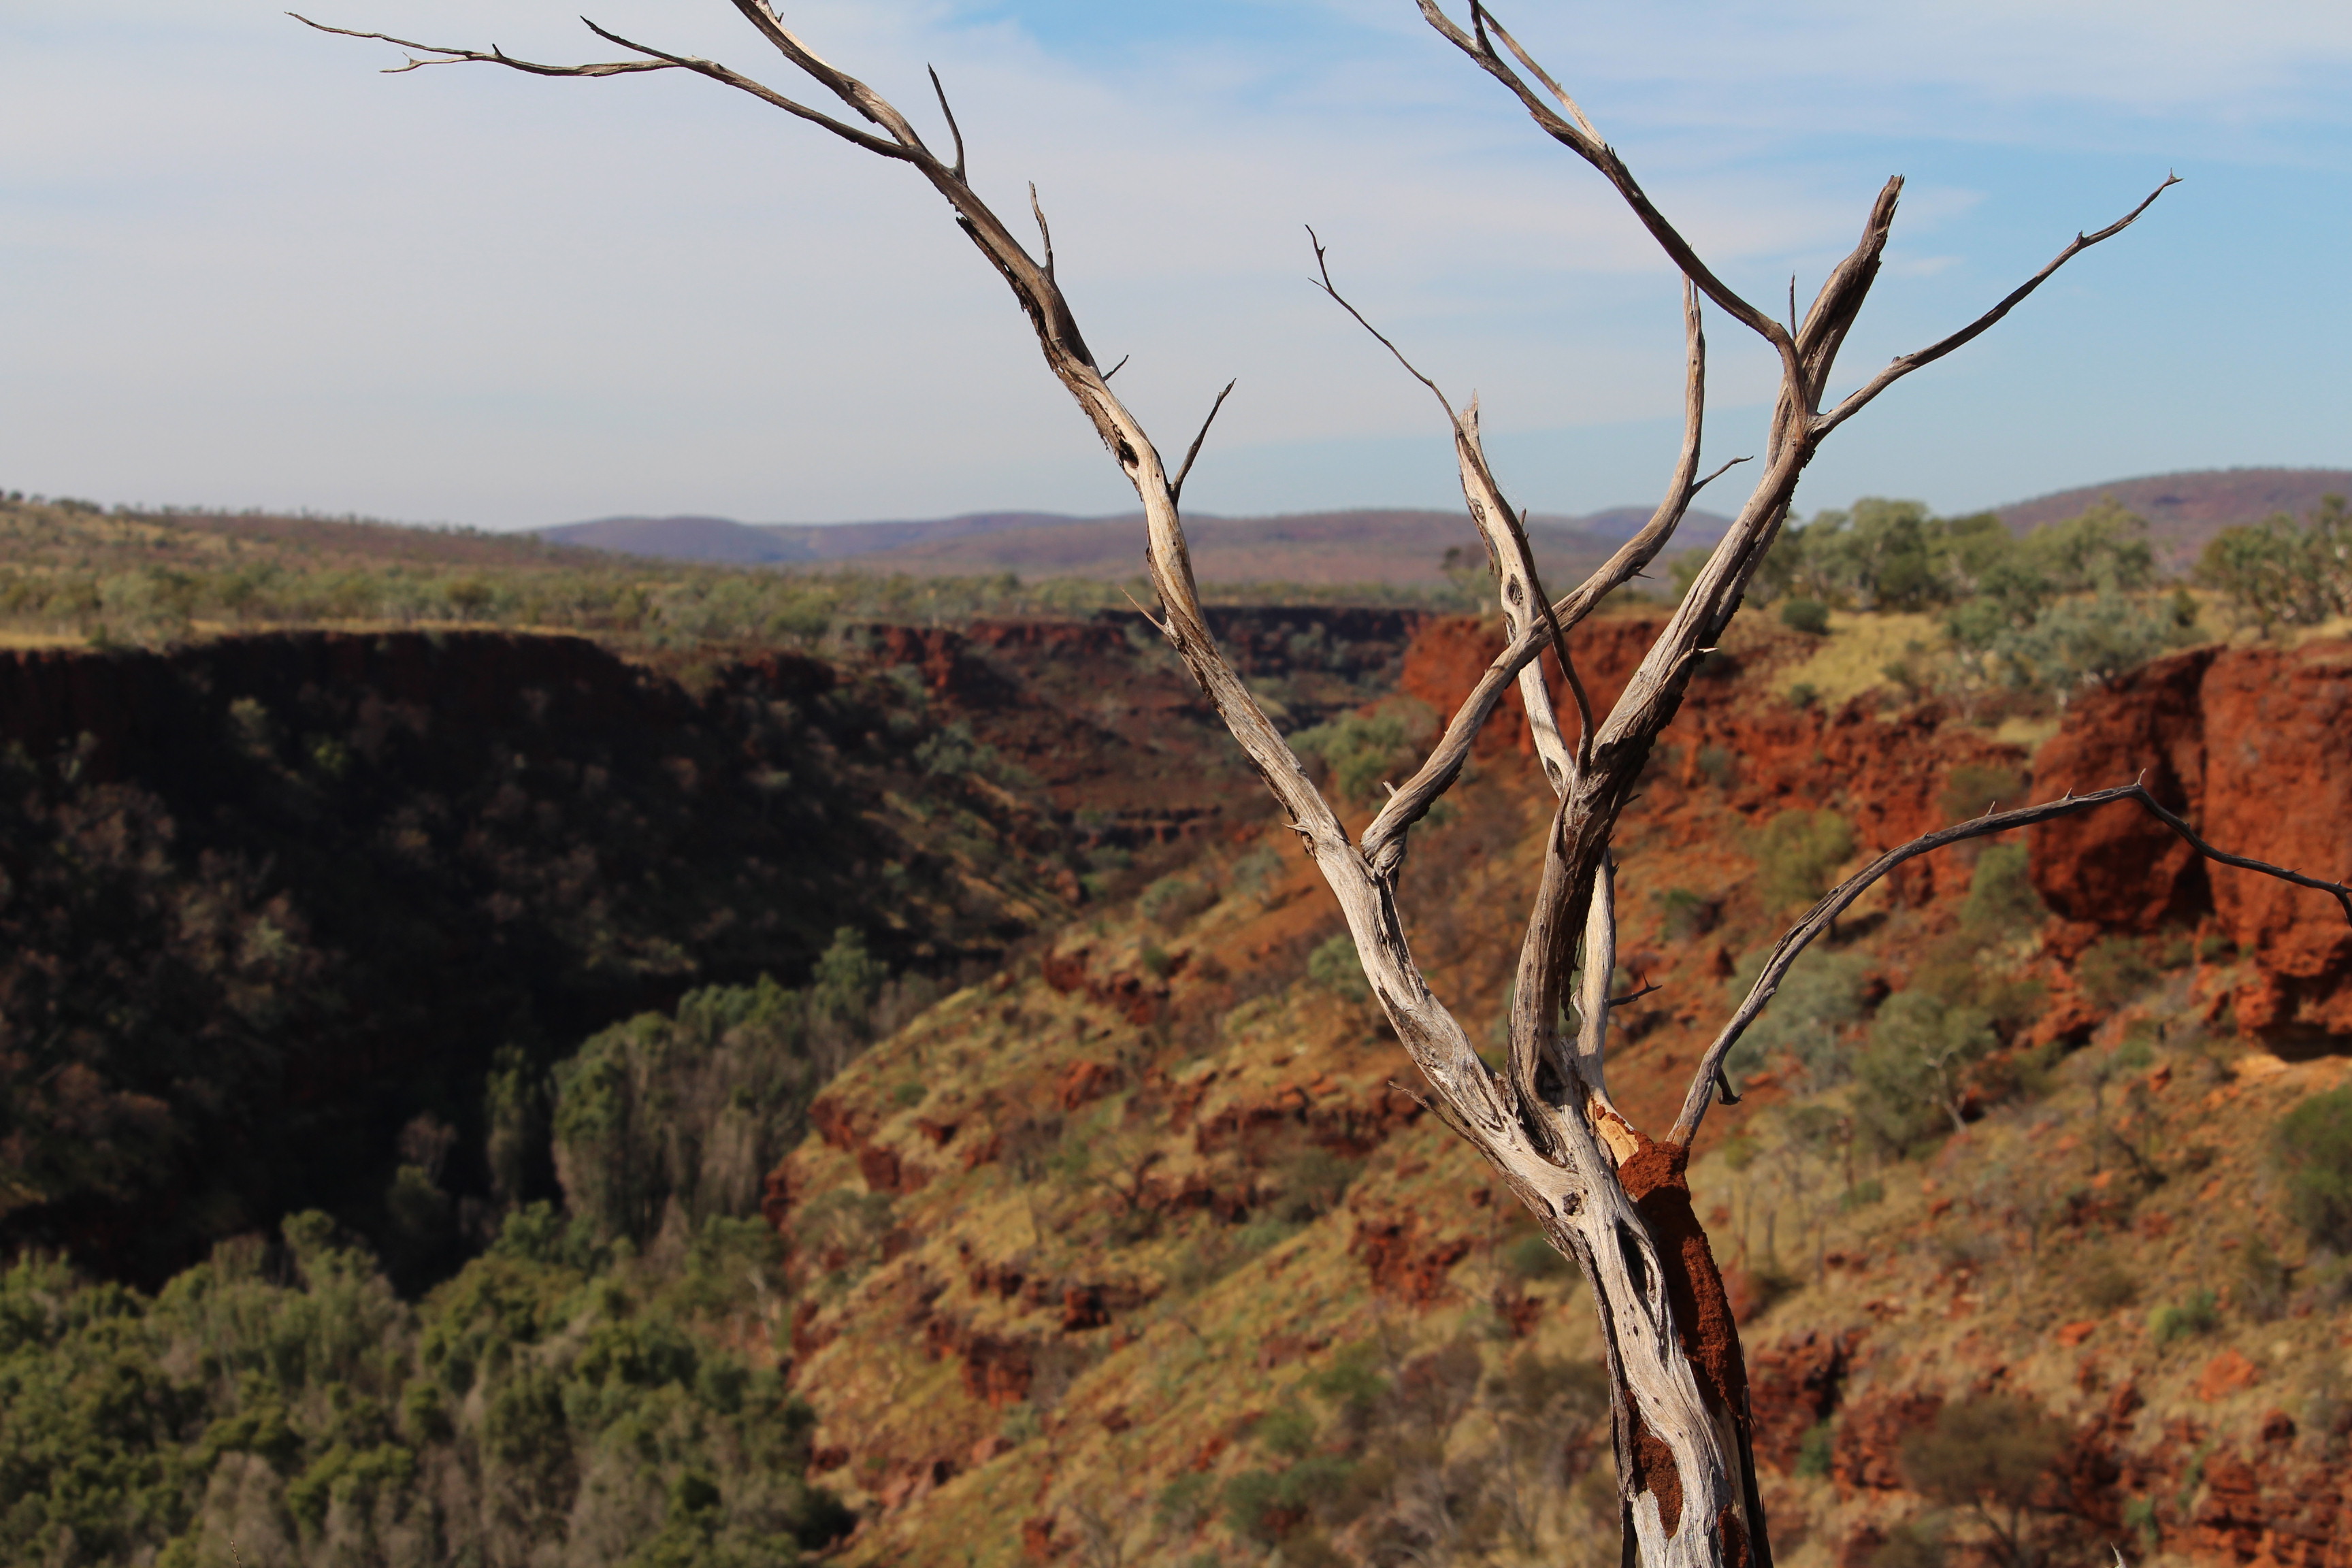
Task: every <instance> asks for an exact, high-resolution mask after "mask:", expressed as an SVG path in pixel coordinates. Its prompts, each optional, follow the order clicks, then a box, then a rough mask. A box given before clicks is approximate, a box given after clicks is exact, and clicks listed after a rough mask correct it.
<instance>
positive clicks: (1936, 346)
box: [1812, 174, 2180, 436]
mask: <svg viewBox="0 0 2352 1568" xmlns="http://www.w3.org/2000/svg"><path fill="white" fill-rule="evenodd" d="M2179 183H2180V176H2179V175H2178V174H2166V175H2165V176H2164V184H2160V185H2158V186H2157V187H2156V189H2154V190H2152V191H2150V192H2149V193H2148V194H2147V199H2146V200H2144V201H2142V202H2141V203H2140V204H2139V205H2137V206H2136V207H2134V208H2132V210H2131V211H2129V212H2127V213H2126V214H2125V215H2124V216H2121V217H2119V218H2117V219H2116V221H2115V222H2113V223H2111V224H2109V225H2107V226H2106V227H2105V228H2103V229H2101V230H2099V231H2098V232H2097V233H2096V234H2077V235H2075V237H2074V238H2073V239H2072V240H2069V241H2068V242H2067V245H2066V248H2065V249H2063V250H2062V251H2060V252H2059V253H2058V254H2057V255H2056V256H2054V257H2053V258H2051V260H2050V264H2049V265H2048V266H2046V267H2044V268H2042V270H2041V271H2039V272H2037V273H2035V274H2034V275H2033V276H2032V277H2031V278H2029V279H2026V280H2025V281H2024V282H2022V283H2021V284H2019V285H2018V286H2017V287H2016V288H2014V289H2011V290H2010V291H2009V292H2008V294H2006V295H2005V296H2003V297H2002V299H2001V301H2000V304H1998V305H1995V306H1994V307H1993V308H1992V309H1991V310H1987V311H1986V312H1985V313H1984V314H1983V315H1981V316H1979V317H1978V318H1977V319H1976V320H1975V321H1970V322H1969V324H1968V325H1967V326H1965V327H1962V328H1961V329H1960V330H1959V331H1957V332H1954V333H1953V334H1952V335H1951V336H1950V337H1948V338H1945V339H1943V340H1942V341H1941V342H1934V343H1930V344H1928V345H1927V347H1926V348H1924V349H1921V350H1919V351H1918V352H1917V353H1907V354H1903V355H1899V356H1898V357H1897V358H1896V359H1895V362H1894V363H1891V364H1889V365H1888V366H1887V367H1886V368H1885V370H1882V371H1880V372H1879V373H1878V374H1876V375H1874V376H1872V377H1871V378H1870V380H1869V381H1868V382H1866V383H1864V384H1863V386H1862V387H1861V388H1860V389H1859V390H1857V391H1855V392H1854V393H1853V394H1852V395H1849V396H1848V397H1847V398H1846V399H1845V401H1844V402H1843V403H1841V404H1839V405H1837V406H1836V407H1835V408H1833V409H1832V410H1831V411H1830V412H1828V413H1827V414H1823V415H1820V416H1817V417H1815V419H1814V420H1813V424H1812V428H1813V432H1814V434H1815V435H1816V436H1826V435H1828V434H1829V433H1830V432H1831V431H1832V430H1834V429H1836V428H1837V427H1838V426H1841V425H1843V424H1844V423H1845V422H1846V421H1847V420H1848V419H1850V418H1852V417H1853V416H1855V415H1856V414H1859V413H1861V412H1862V410H1863V408H1864V406H1865V405H1868V404H1869V402H1870V400H1871V399H1872V398H1874V397H1876V396H1877V395H1879V394H1880V393H1882V392H1884V391H1885V390H1886V389H1887V388H1888V387H1890V386H1892V385H1894V384H1895V383H1896V382H1898V381H1900V380H1902V379H1903V378H1904V377H1905V376H1906V375H1909V374H1911V373H1912V372H1913V371H1915V370H1917V369H1918V368H1919V367H1920V366H1921V365H1923V364H1933V363H1935V362H1936V361H1937V360H1939V359H1942V358H1943V357H1944V356H1945V355H1946V354H1948V353H1951V352H1952V351H1953V350H1954V349H1956V348H1958V347H1960V346H1961V345H1963V344H1965V343H1967V342H1970V341H1971V340H1973V339H1975V338H1976V337H1977V336H1979V334H1980V333H1982V332H1983V331H1985V330H1986V329H1987V328H1989V327H1990V326H1991V325H1992V324H1993V323H1994V322H1995V321H2000V319H2001V318H2002V317H2003V316H2006V315H2008V314H2009V312H2010V311H2011V310H2012V309H2013V308H2014V307H2015V306H2016V305H2017V304H2018V302H2019V301H2021V300H2023V299H2024V298H2025V297H2026V296H2027V295H2028V294H2031V293H2032V292H2033V291H2034V290H2035V289H2039V288H2041V287H2042V284H2043V283H2044V282H2046V281H2048V279H2049V278H2050V275H2051V274H2052V273H2053V272H2055V271H2057V270H2058V269H2059V268H2061V267H2063V266H2065V265H2066V263H2068V262H2069V261H2072V260H2074V258H2076V257H2077V256H2080V255H2081V254H2082V253H2083V252H2084V251H2086V250H2088V249H2090V248H2091V247H2093V246H2095V245H2096V244H2098V243H2099V242H2100V241H2101V240H2103V239H2113V238H2114V237H2116V235H2119V234H2121V233H2123V231H2124V230H2126V229H2127V228H2129V227H2130V226H2132V225H2133V224H2134V223H2136V222H2137V221H2138V220H2139V215H2140V214H2142V213H2144V212H2146V211H2147V209H2148V208H2149V207H2151V206H2154V205H2156V198H2157V197H2158V196H2160V195H2164V193H2165V192H2167V191H2168V190H2170V189H2171V188H2172V187H2173V186H2175V185H2177V184H2179Z"/></svg>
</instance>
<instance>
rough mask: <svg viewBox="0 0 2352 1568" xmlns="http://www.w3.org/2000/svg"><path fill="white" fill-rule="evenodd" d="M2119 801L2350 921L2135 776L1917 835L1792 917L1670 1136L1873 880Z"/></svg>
mask: <svg viewBox="0 0 2352 1568" xmlns="http://www.w3.org/2000/svg"><path fill="white" fill-rule="evenodd" d="M2120 800H2134V801H2137V802H2138V803H2139V804H2140V805H2143V806H2145V807H2147V810H2148V811H2149V813H2150V814H2151V815H2153V816H2155V817H2156V818H2157V820H2158V821H2159V822H2161V823H2163V824H2164V825H2165V826H2167V827H2169V828H2170V829H2172V831H2173V832H2175V833H2177V834H2179V836H2180V837H2182V838H2183V839H2185V840H2187V841H2188V843H2189V847H2190V848H2192V849H2194V850H2196V851H2197V853H2198V854H2200V855H2201V856H2203V857H2204V858H2206V859H2208V860H2213V861H2218V862H2219V863H2221V865H2224V866H2234V867H2236V868H2239V869H2240V870H2243V871H2259V872H2261V873H2262V874H2263V876H2265V877H2276V878H2277V879H2280V880H2281V881H2284V882H2292V883H2294V885H2295V886H2297V887H2299V888H2312V889H2316V890H2318V891H2320V892H2323V893H2326V894H2327V895H2328V896H2329V897H2330V898H2333V899H2334V900H2336V903H2337V904H2339V905H2341V906H2342V908H2343V910H2344V918H2345V920H2346V921H2347V922H2352V888H2347V886H2346V885H2345V884H2344V883H2342V882H2323V881H2321V880H2320V879H2318V878H2316V877H2310V876H2306V875H2305V874H2304V873H2303V872H2301V871H2294V870H2289V869H2288V868H2285V867H2284V866H2273V865H2272V864H2271V863H2270V862H2269V861H2267V860H2255V859H2252V858H2248V857H2246V856H2243V855H2232V854H2231V853H2230V852H2229V851H2227V850H2225V849H2217V848H2215V847H2213V846H2212V845H2210V844H2209V843H2207V842H2206V841H2205V838H2204V837H2203V835H2201V834H2200V833H2199V832H2198V831H2197V830H2196V829H2195V828H2193V827H2191V826H2189V824H2188V822H2187V821H2185V820H2184V819H2183V818H2181V817H2180V816H2179V815H2178V814H2177V813H2175V812H2173V811H2171V810H2169V809H2168V808H2167V807H2166V806H2165V805H2164V804H2163V803H2162V802H2161V801H2159V800H2158V799H2157V798H2156V796H2154V795H2150V794H2149V793H2148V792H2147V785H2146V784H2141V783H2139V782H2137V781H2135V782H2133V783H2131V784H2124V785H2122V786H2121V787H2119V788H2116V789H2105V790H2099V791H2097V792H2096V793H2095V794H2091V795H2066V796H2065V797H2063V799H2059V800H2053V801H2045V802H2043V803H2042V805H2028V806H2021V807H2020V808H2019V809H2017V810H2015V811H2003V812H1997V813H1988V814H1987V815H1985V816H1979V817H1975V818H1972V819H1971V820H1969V821H1967V822H1958V823H1954V824H1953V825H1952V826H1949V827H1944V828H1938V829H1937V830H1936V831H1935V832H1933V833H1927V834H1923V835H1921V836H1920V837H1917V838H1914V839H1913V840H1911V842H1909V843H1908V844H1903V845H1898V846H1897V847H1895V848H1893V849H1889V850H1888V851H1887V852H1886V853H1885V854H1884V855H1881V856H1880V857H1879V858H1877V859H1875V860H1873V861H1872V862H1871V863H1870V864H1869V865H1867V866H1865V867H1864V868H1862V869H1861V870H1859V871H1857V872H1855V873H1854V874H1853V876H1852V877H1849V878H1847V879H1845V880H1844V881H1843V882H1841V883H1839V884H1838V885H1837V886H1836V887H1835V888H1832V889H1831V890H1830V892H1829V893H1828V895H1827V896H1826V897H1824V898H1823V899H1822V901H1821V902H1820V903H1817V904H1815V905H1814V906H1813V907H1812V909H1811V910H1809V911H1808V912H1807V913H1806V915H1805V918H1804V919H1803V920H1801V921H1798V922H1797V924H1796V926H1795V927H1794V928H1792V929H1791V930H1790V932H1789V934H1788V935H1786V936H1784V937H1782V938H1781V939H1780V942H1779V943H1778V945H1776V946H1775V947H1774V948H1773V949H1772V955H1771V957H1769V959H1767V960H1766V961H1765V963H1764V972H1763V973H1761V974H1759V975H1758V976H1757V977H1756V984H1754V985H1753V986H1751V987H1749V989H1748V996H1747V998H1746V1000H1744V1001H1742V1002H1741V1003H1740V1004H1739V1009H1738V1011H1737V1012H1735V1013H1734V1014H1732V1016H1731V1019H1730V1021H1729V1022H1728V1023H1727V1024H1725V1025H1724V1026H1723V1031H1722V1033H1720V1034H1718V1035H1717V1036H1716V1037H1715V1040H1714V1042H1713V1043H1712V1044H1710V1045H1709V1046H1708V1047H1706V1054H1705V1055H1704V1056H1702V1057H1701V1058H1699V1064H1698V1070H1697V1071H1696V1072H1695V1073H1693V1074H1692V1075H1691V1082H1690V1088H1689V1089H1688V1090H1687V1091H1686V1092H1685V1095H1684V1097H1683V1109H1682V1114H1681V1115H1680V1116H1678V1117H1676V1118H1675V1130H1674V1132H1673V1133H1672V1134H1671V1136H1672V1137H1673V1138H1674V1139H1675V1142H1680V1143H1687V1142H1690V1140H1691V1137H1692V1135H1693V1134H1695V1133H1696V1132H1697V1131H1698V1124H1699V1121H1700V1120H1701V1119H1702V1118H1704V1117H1705V1116H1706V1108H1707V1103H1708V1100H1710V1098H1711V1097H1712V1096H1713V1094H1714V1092H1715V1083H1716V1078H1717V1074H1718V1073H1720V1072H1721V1071H1722V1069H1723V1063H1724V1058H1726V1057H1727V1056H1728V1055H1730V1052H1731V1047H1733V1046H1735V1045H1737V1044H1738V1043H1739V1037H1740V1036H1741V1035H1743V1034H1745V1033H1747V1032H1748V1025H1750V1024H1752V1023H1754V1022H1755V1021H1756V1019H1757V1017H1758V1016H1759V1015H1760V1014H1761V1013H1762V1012H1763V1011H1764V1008H1765V1005H1766V1004H1768V1003H1769V1002H1770V1001H1771V1000H1772V994H1773V993H1774V992H1775V991H1777V990H1778V989H1779V988H1780V981H1781V979H1782V977H1783V976H1785V975H1786V974H1787V973H1789V966H1790V964H1792V963H1796V961H1797V957H1798V955H1799V954H1800V953H1801V952H1804V951H1805V949H1806V948H1807V947H1809V946H1811V944H1812V941H1813V939H1814V938H1815V937H1817V936H1820V935H1821V934H1822V932H1823V931H1827V930H1829V928H1830V925H1831V922H1832V921H1835V920H1836V919H1837V918H1838V916H1839V915H1841V914H1843V913H1844V912H1845V910H1847V908H1848V907H1850V906H1851V905H1852V904H1853V901H1854V900H1856V899H1858V898H1860V897H1861V896H1862V895H1863V893H1864V890H1865V889H1868V888H1869V887H1870V885H1871V884H1872V883H1874V882H1875V881H1877V880H1878V879H1880V878H1882V877H1884V876H1885V875H1886V873H1888V872H1889V871H1892V870H1893V869H1895V867H1897V866H1900V865H1901V864H1903V862H1905V861H1906V860H1910V859H1915V858H1917V857H1919V856H1921V855H1925V854H1927V853H1928V852H1929V851H1930V850H1935V849H1941V848H1943V847H1945V846H1946V845H1948V844H1958V843H1960V842H1961V841H1962V840H1964V839H1969V838H1983V837H1989V836H1990V835H1992V834H1996V833H2006V832H2008V831H2009V830H2010V829H2011V828H2013V827H2031V826H2033V825H2034V824H2035V823H2037V822H2050V821H2053V820H2055V819H2057V818H2059V817H2062V816H2081V815H2082V814H2083V813H2084V812H2087V811H2096V810H2098V809H2099V807H2101V806H2103V805H2114V804H2115V803H2116V802H2117V801H2120Z"/></svg>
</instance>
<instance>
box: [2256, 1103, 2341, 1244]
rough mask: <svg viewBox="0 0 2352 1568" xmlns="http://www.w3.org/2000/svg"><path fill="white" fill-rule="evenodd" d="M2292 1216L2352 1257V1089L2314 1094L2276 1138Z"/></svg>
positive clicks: (2288, 1116)
mask: <svg viewBox="0 0 2352 1568" xmlns="http://www.w3.org/2000/svg"><path fill="white" fill-rule="evenodd" d="M2273 1150H2274V1151H2275V1154H2276V1158H2277V1161H2278V1165H2279V1169H2280V1173H2281V1174H2282V1175H2283V1177H2284V1180H2285V1185H2286V1209H2287V1215H2288V1217H2290V1218H2291V1219H2293V1220H2294V1222H2295V1224H2297V1225H2299V1226H2302V1227H2303V1229H2304V1233H2305V1235H2307V1236H2309V1237H2311V1239H2312V1240H2313V1241H2315V1242H2316V1243H2317V1244H2319V1245H2320V1246H2322V1247H2330V1248H2333V1249H2334V1250H2335V1251H2336V1252H2339V1253H2343V1254H2347V1255H2352V1089H2335V1090H2332V1091H2330V1092H2329V1093H2326V1094H2315V1095H2313V1096H2312V1097H2311V1098H2310V1099H2309V1100H2305V1101H2304V1102H2303V1103H2302V1104H2301V1105H2298V1106H2296V1107H2295V1108H2294V1110H2290V1111H2288V1112H2287V1113H2286V1115H2285V1117H2284V1119H2282V1120H2281V1121H2280V1122H2279V1124H2278V1130H2277V1131H2276V1132H2275V1134H2273Z"/></svg>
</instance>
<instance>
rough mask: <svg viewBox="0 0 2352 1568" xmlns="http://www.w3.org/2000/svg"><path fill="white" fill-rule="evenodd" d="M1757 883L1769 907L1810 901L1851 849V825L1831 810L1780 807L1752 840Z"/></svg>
mask: <svg viewBox="0 0 2352 1568" xmlns="http://www.w3.org/2000/svg"><path fill="white" fill-rule="evenodd" d="M1753 850H1754V854H1755V856H1756V871H1757V883H1758V889H1759V891H1760V892H1761V893H1762V894H1763V896H1764V907H1765V908H1766V909H1767V910H1772V911H1775V912H1777V911H1779V910H1785V909H1789V908H1790V907H1792V906H1794V905H1799V904H1810V903H1811V902H1812V901H1813V900H1816V899H1818V898H1820V897H1821V896H1822V894H1823V893H1825V892H1827V891H1828V890H1829V886H1830V878H1831V875H1832V873H1833V872H1835V871H1836V870H1837V868H1839V867H1840V866H1843V864H1845V862H1846V860H1847V858H1849V857H1850V856H1852V855H1853V828H1852V827H1851V826H1847V823H1846V820H1845V818H1844V817H1843V816H1838V815H1837V814H1836V813H1835V812H1832V811H1784V812H1781V813H1780V815H1779V816H1775V817H1773V818H1772V820H1771V821H1769V822H1768V823H1766V824H1765V825H1764V827H1763V830H1762V831H1761V832H1759V833H1758V834H1757V835H1756V837H1755V839H1754V843H1753Z"/></svg>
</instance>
